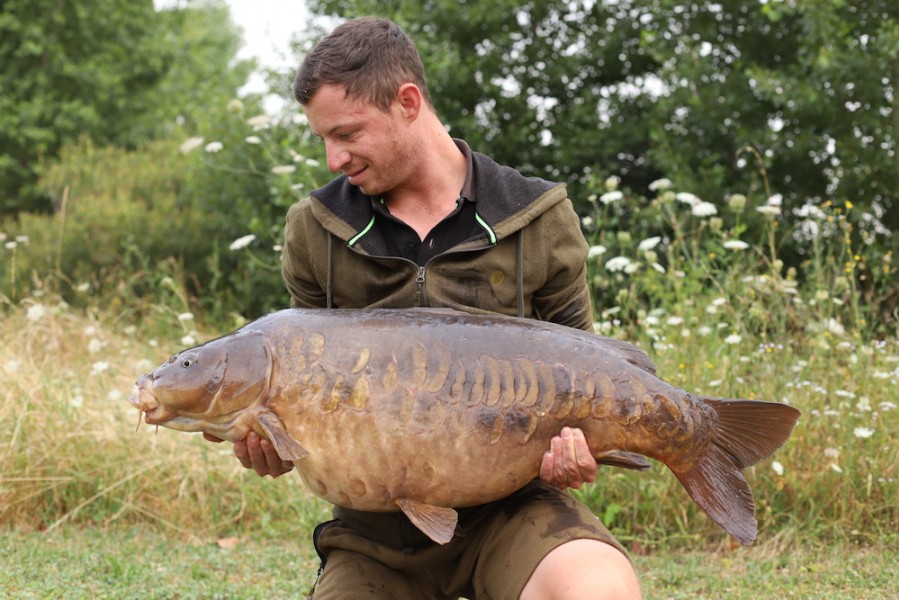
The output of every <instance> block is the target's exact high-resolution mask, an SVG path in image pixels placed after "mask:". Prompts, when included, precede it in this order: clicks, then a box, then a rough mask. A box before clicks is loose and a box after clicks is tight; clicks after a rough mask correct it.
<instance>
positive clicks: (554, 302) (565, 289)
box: [281, 152, 593, 330]
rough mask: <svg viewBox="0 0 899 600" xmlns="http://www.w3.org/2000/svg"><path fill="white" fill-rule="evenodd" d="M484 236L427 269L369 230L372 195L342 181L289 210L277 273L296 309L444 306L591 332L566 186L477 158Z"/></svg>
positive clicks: (578, 236) (581, 243) (582, 244)
mask: <svg viewBox="0 0 899 600" xmlns="http://www.w3.org/2000/svg"><path fill="white" fill-rule="evenodd" d="M472 167H473V169H474V173H473V176H474V185H475V189H476V198H477V200H476V207H477V209H476V210H477V214H478V223H479V224H480V226H481V228H482V230H483V231H482V232H481V233H480V234H479V235H476V236H474V237H472V238H470V239H468V240H467V241H465V242H463V243H461V244H459V245H457V246H455V247H453V248H451V249H450V250H448V251H446V252H444V253H442V254H439V255H437V256H435V257H433V258H432V259H431V260H429V261H428V262H427V264H425V265H424V266H421V267H419V265H417V264H416V263H415V262H413V261H411V260H408V259H406V258H401V257H396V256H388V255H387V253H386V249H384V248H379V247H378V242H377V239H376V238H377V236H368V237H366V235H365V232H366V231H367V230H368V228H369V227H371V226H372V225H373V219H374V218H375V217H374V215H375V213H374V211H373V210H372V206H371V197H370V196H366V195H365V194H363V193H362V192H360V191H359V189H358V188H357V187H356V186H353V185H351V184H350V183H349V182H348V181H347V178H346V177H344V176H341V177H338V178H336V179H334V180H333V181H332V182H331V183H329V184H328V185H326V186H324V187H322V188H320V189H318V190H315V191H313V192H312V193H311V195H310V196H309V197H307V198H304V199H303V200H301V201H299V202H297V203H296V204H294V205H293V206H291V207H290V209H289V210H288V212H287V224H286V226H285V230H284V251H283V253H282V258H281V271H282V275H283V277H284V282H285V284H286V286H287V290H288V292H289V293H290V296H291V304H292V306H295V307H328V306H331V307H335V308H364V307H381V308H409V307H414V306H434V307H448V308H455V309H458V310H464V311H467V312H472V313H500V314H507V315H513V316H514V315H518V316H522V317H528V318H535V319H541V320H545V321H552V322H555V323H560V324H562V325H567V326H570V327H576V328H579V329H586V330H592V327H593V318H592V310H591V302H590V295H589V291H588V289H587V282H586V258H587V242H586V240H585V239H584V237H583V235H582V233H581V230H580V223H579V219H578V216H577V214H576V213H575V211H574V208H573V206H572V203H571V201H570V200H569V199H568V195H567V192H566V188H565V185H564V184H553V183H550V182H547V181H544V180H542V179H538V178H528V177H524V176H523V175H522V174H520V173H519V172H518V171H516V170H514V169H512V168H510V167H505V166H501V165H498V164H497V163H496V162H494V161H493V160H492V159H490V158H489V157H487V156H485V155H483V154H480V153H477V152H473V153H472Z"/></svg>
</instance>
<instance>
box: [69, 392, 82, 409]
mask: <svg viewBox="0 0 899 600" xmlns="http://www.w3.org/2000/svg"><path fill="white" fill-rule="evenodd" d="M83 405H84V396H82V395H81V394H75V395H74V396H72V397H71V398H70V399H69V406H71V407H72V408H81V407H82V406H83Z"/></svg>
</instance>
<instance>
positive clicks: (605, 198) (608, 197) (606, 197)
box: [599, 190, 624, 204]
mask: <svg viewBox="0 0 899 600" xmlns="http://www.w3.org/2000/svg"><path fill="white" fill-rule="evenodd" d="M622 198H624V194H623V193H621V192H619V191H618V190H615V191H614V192H606V193H605V194H603V195H602V196H600V197H599V201H600V202H602V203H603V204H612V203H613V202H618V201H619V200H621V199H622Z"/></svg>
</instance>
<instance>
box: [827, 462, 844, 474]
mask: <svg viewBox="0 0 899 600" xmlns="http://www.w3.org/2000/svg"><path fill="white" fill-rule="evenodd" d="M830 470H831V471H833V472H834V473H842V472H843V468H842V467H841V466H840V465H838V464H837V463H830Z"/></svg>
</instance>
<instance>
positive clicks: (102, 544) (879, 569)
mask: <svg viewBox="0 0 899 600" xmlns="http://www.w3.org/2000/svg"><path fill="white" fill-rule="evenodd" d="M228 541H229V540H223V544H225V545H226V546H227V545H228V543H227V542H228ZM634 562H635V565H636V568H637V571H638V574H639V576H640V579H641V585H642V588H643V593H644V596H645V597H646V598H647V599H653V600H656V599H657V600H664V599H671V600H675V599H688V598H689V599H702V598H709V599H713V598H714V599H717V598H728V599H731V600H739V599H741V598H745V599H746V600H759V599H763V598H800V599H803V600H813V599H820V600H840V599H846V600H849V599H851V600H881V599H882V600H890V599H894V598H896V597H897V596H899V577H897V572H899V550H897V547H896V546H895V545H893V546H884V547H877V546H873V547H868V546H857V545H853V544H845V545H839V546H820V545H808V546H797V545H795V544H794V543H791V544H790V545H789V546H784V545H783V544H782V543H781V540H779V539H778V540H773V541H771V542H768V543H767V544H762V545H760V546H759V547H753V548H737V549H729V548H725V549H720V550H718V551H715V552H703V551H695V550H694V551H677V552H674V551H668V552H659V553H658V554H653V555H650V556H635V557H634ZM317 568H318V561H317V558H316V556H315V554H314V552H313V550H312V544H311V542H310V540H309V532H308V531H306V532H302V533H298V532H295V533H294V534H292V535H278V534H277V532H274V531H270V530H269V531H261V530H258V531H257V530H253V529H247V530H244V531H241V532H240V533H239V536H238V539H237V541H236V545H235V546H234V547H233V548H226V547H221V546H220V545H219V543H218V541H217V540H216V539H205V540H201V539H198V538H195V537H190V536H184V535H178V534H172V533H170V532H166V531H164V530H162V529H161V528H159V527H152V526H141V527H122V528H104V527H93V528H91V527H63V528H60V529H58V530H56V531H54V532H52V533H51V534H43V533H40V532H33V533H21V532H16V531H6V532H4V533H3V535H2V537H0V597H3V598H6V597H8V598H66V599H80V598H116V599H119V598H141V599H143V598H179V599H186V598H203V599H212V598H235V599H237V598H239V599H252V598H302V597H303V596H304V594H305V593H306V592H307V591H308V589H309V586H310V585H311V584H312V582H313V581H314V578H315V572H316V569H317Z"/></svg>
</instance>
